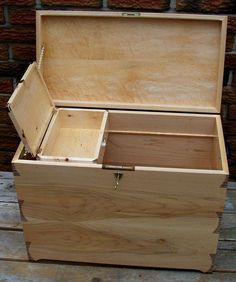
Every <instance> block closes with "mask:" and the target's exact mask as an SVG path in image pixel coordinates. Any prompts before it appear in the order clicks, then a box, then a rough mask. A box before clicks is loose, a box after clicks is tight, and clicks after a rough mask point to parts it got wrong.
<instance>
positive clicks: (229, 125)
mask: <svg viewBox="0 0 236 282" xmlns="http://www.w3.org/2000/svg"><path fill="white" fill-rule="evenodd" d="M223 130H224V134H227V135H236V121H234V120H227V121H223Z"/></svg>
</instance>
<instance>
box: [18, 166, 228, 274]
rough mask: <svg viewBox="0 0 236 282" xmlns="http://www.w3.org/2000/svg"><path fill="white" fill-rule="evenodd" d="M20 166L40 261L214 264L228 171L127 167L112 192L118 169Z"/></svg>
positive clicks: (27, 227) (28, 225) (21, 192)
mask: <svg viewBox="0 0 236 282" xmlns="http://www.w3.org/2000/svg"><path fill="white" fill-rule="evenodd" d="M16 168H17V170H18V172H19V174H20V176H18V177H16V187H17V193H18V198H19V200H20V202H21V203H22V204H21V211H22V215H23V218H24V219H25V222H24V224H23V226H24V235H25V240H26V241H27V242H29V243H30V245H29V246H30V247H29V252H30V255H31V257H32V258H33V259H34V260H38V259H42V258H48V259H60V260H61V259H63V260H71V261H81V262H95V263H109V264H126V265H140V266H153V267H173V268H189V269H200V270H202V271H208V270H209V269H210V267H211V265H212V260H211V256H210V255H212V254H215V252H216V246H217V240H218V234H217V233H215V231H216V229H217V227H218V223H219V220H218V215H217V213H220V212H222V210H223V205H224V195H225V189H223V188H220V186H221V185H222V182H223V181H224V179H225V176H224V175H214V176H212V175H201V174H199V175H197V174H195V175H191V174H186V173H182V174H181V173H170V172H151V171H125V172H123V176H122V177H121V179H120V183H119V187H118V190H114V184H115V176H114V171H113V170H103V169H98V168H96V169H95V168H75V167H63V173H62V167H60V166H57V167H53V166H42V165H41V166H37V165H36V166H34V165H33V166H32V167H29V166H25V165H21V164H16ZM193 242H194V243H193Z"/></svg>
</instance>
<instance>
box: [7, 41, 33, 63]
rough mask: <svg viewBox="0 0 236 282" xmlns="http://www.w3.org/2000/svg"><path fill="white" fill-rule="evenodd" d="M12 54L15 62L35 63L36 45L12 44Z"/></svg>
mask: <svg viewBox="0 0 236 282" xmlns="http://www.w3.org/2000/svg"><path fill="white" fill-rule="evenodd" d="M12 54H13V59H14V60H20V61H34V60H35V45H34V44H12Z"/></svg>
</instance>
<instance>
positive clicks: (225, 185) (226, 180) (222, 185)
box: [220, 175, 229, 188]
mask: <svg viewBox="0 0 236 282" xmlns="http://www.w3.org/2000/svg"><path fill="white" fill-rule="evenodd" d="M228 181H229V176H228V175H227V176H226V177H225V180H224V182H223V183H222V184H221V186H220V188H227V185H228Z"/></svg>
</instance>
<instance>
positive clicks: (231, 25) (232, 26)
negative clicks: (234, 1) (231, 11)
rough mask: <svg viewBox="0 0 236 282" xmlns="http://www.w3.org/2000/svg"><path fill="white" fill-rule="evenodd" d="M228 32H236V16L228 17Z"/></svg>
mask: <svg viewBox="0 0 236 282" xmlns="http://www.w3.org/2000/svg"><path fill="white" fill-rule="evenodd" d="M228 32H232V33H236V16H229V17H228Z"/></svg>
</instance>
